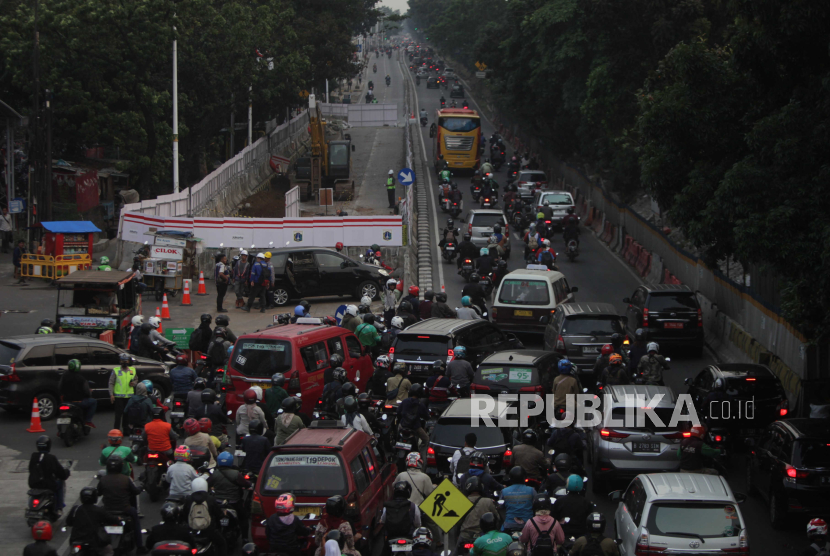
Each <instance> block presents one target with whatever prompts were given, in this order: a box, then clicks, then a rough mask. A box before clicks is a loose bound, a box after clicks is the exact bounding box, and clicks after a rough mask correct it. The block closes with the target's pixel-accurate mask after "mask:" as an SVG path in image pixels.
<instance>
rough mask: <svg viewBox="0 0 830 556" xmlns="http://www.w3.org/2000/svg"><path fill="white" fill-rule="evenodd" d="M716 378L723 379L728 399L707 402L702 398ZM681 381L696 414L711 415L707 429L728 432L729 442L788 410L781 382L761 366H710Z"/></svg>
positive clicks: (752, 433) (758, 430) (753, 432)
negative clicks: (685, 387)
mask: <svg viewBox="0 0 830 556" xmlns="http://www.w3.org/2000/svg"><path fill="white" fill-rule="evenodd" d="M718 379H722V380H723V381H724V382H725V386H726V396H727V397H728V400H724V401H723V402H720V403H715V404H712V403H707V402H706V397H707V395H708V394H709V393H710V392H711V391H712V388H713V386H714V384H715V381H716V380H718ZM685 382H686V384H687V385H688V386H689V391H688V394H689V396H691V398H692V401H693V403H694V405H695V409H696V410H697V412H698V415H699V416H700V417H701V418H703V417H705V416H708V415H709V413H710V411H711V412H712V414H713V415H714V417H715V418H714V419H712V420H711V421H710V423H709V426H710V428H723V429H725V430H727V431H729V433H730V434H731V436H732V440H733V441H734V440H735V439H736V438H738V437H753V436H758V435H759V434H761V433H762V432H763V430H764V427H766V426H767V425H768V424H770V423H772V422H773V421H775V420H777V419H781V418H782V417H786V416H787V413H789V402H788V400H787V395H786V393H785V392H784V387H783V386H782V385H781V381H780V380H779V379H778V377H777V376H775V375H774V374H773V372H772V371H771V370H770V369H769V368H768V367H766V366H764V365H756V364H754V363H722V364H717V365H710V366H708V367H706V368H705V369H703V370H702V371H700V372H699V373H698V374H697V376H696V377H694V379H692V378H687V379H686V381H685ZM707 406H708V407H707Z"/></svg>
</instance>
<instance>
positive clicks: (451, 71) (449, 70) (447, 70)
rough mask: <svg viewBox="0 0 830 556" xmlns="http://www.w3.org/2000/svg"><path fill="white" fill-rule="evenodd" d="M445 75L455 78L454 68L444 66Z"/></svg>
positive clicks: (448, 77)
mask: <svg viewBox="0 0 830 556" xmlns="http://www.w3.org/2000/svg"><path fill="white" fill-rule="evenodd" d="M444 77H446V78H447V79H455V70H454V69H452V68H444Z"/></svg>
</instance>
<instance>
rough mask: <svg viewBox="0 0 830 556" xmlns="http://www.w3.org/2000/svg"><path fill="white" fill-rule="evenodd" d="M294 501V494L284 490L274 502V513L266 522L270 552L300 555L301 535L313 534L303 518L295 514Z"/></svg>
mask: <svg viewBox="0 0 830 556" xmlns="http://www.w3.org/2000/svg"><path fill="white" fill-rule="evenodd" d="M294 501H295V498H294V495H293V494H291V493H290V492H284V493H283V494H280V496H279V498H277V500H276V502H274V513H273V514H271V515H270V516H269V517H268V521H266V523H265V536H266V537H268V547H269V550H268V551H269V552H274V553H278V554H285V555H286V556H300V555H301V554H302V547H301V545H300V541H299V539H300V537H308V536H309V535H311V534H312V530H311V529H309V528H308V527H306V526H305V525H303V522H302V520H300V518H298V517H297V516H295V515H294Z"/></svg>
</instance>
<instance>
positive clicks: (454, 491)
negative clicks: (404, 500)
mask: <svg viewBox="0 0 830 556" xmlns="http://www.w3.org/2000/svg"><path fill="white" fill-rule="evenodd" d="M472 507H473V503H472V502H470V501H469V500H468V499H467V497H466V496H464V494H462V492H461V491H460V490H458V488H457V487H456V486H455V485H454V484H452V483H451V482H450V481H449V479H444V481H443V482H442V483H441V484H440V485H438V486H437V487H436V489H435V490H433V491H432V494H430V495H429V496H427V498H426V499H425V500H424V501H423V502H421V505H420V506H418V508H420V510H421V512H423V513H424V515H426V516H428V517H429V518H430V519H432V521H434V522H435V524H436V525H438V527H440V528H441V530H442V531H444V532H445V533H449V532H450V529H452V528H453V527H455V524H456V523H458V522H459V521H461V519H462V518H463V517H464V516H465V515H466V514H467V512H469V511H470V509H471V508H472Z"/></svg>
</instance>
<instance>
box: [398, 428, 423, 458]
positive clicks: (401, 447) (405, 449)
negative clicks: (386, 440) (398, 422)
mask: <svg viewBox="0 0 830 556" xmlns="http://www.w3.org/2000/svg"><path fill="white" fill-rule="evenodd" d="M417 451H418V437H417V436H416V435H415V431H413V430H412V429H408V428H406V427H403V426H401V427H399V428H398V441H397V442H395V464H396V465H397V466H398V469H406V456H408V455H409V454H410V453H411V452H417Z"/></svg>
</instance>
